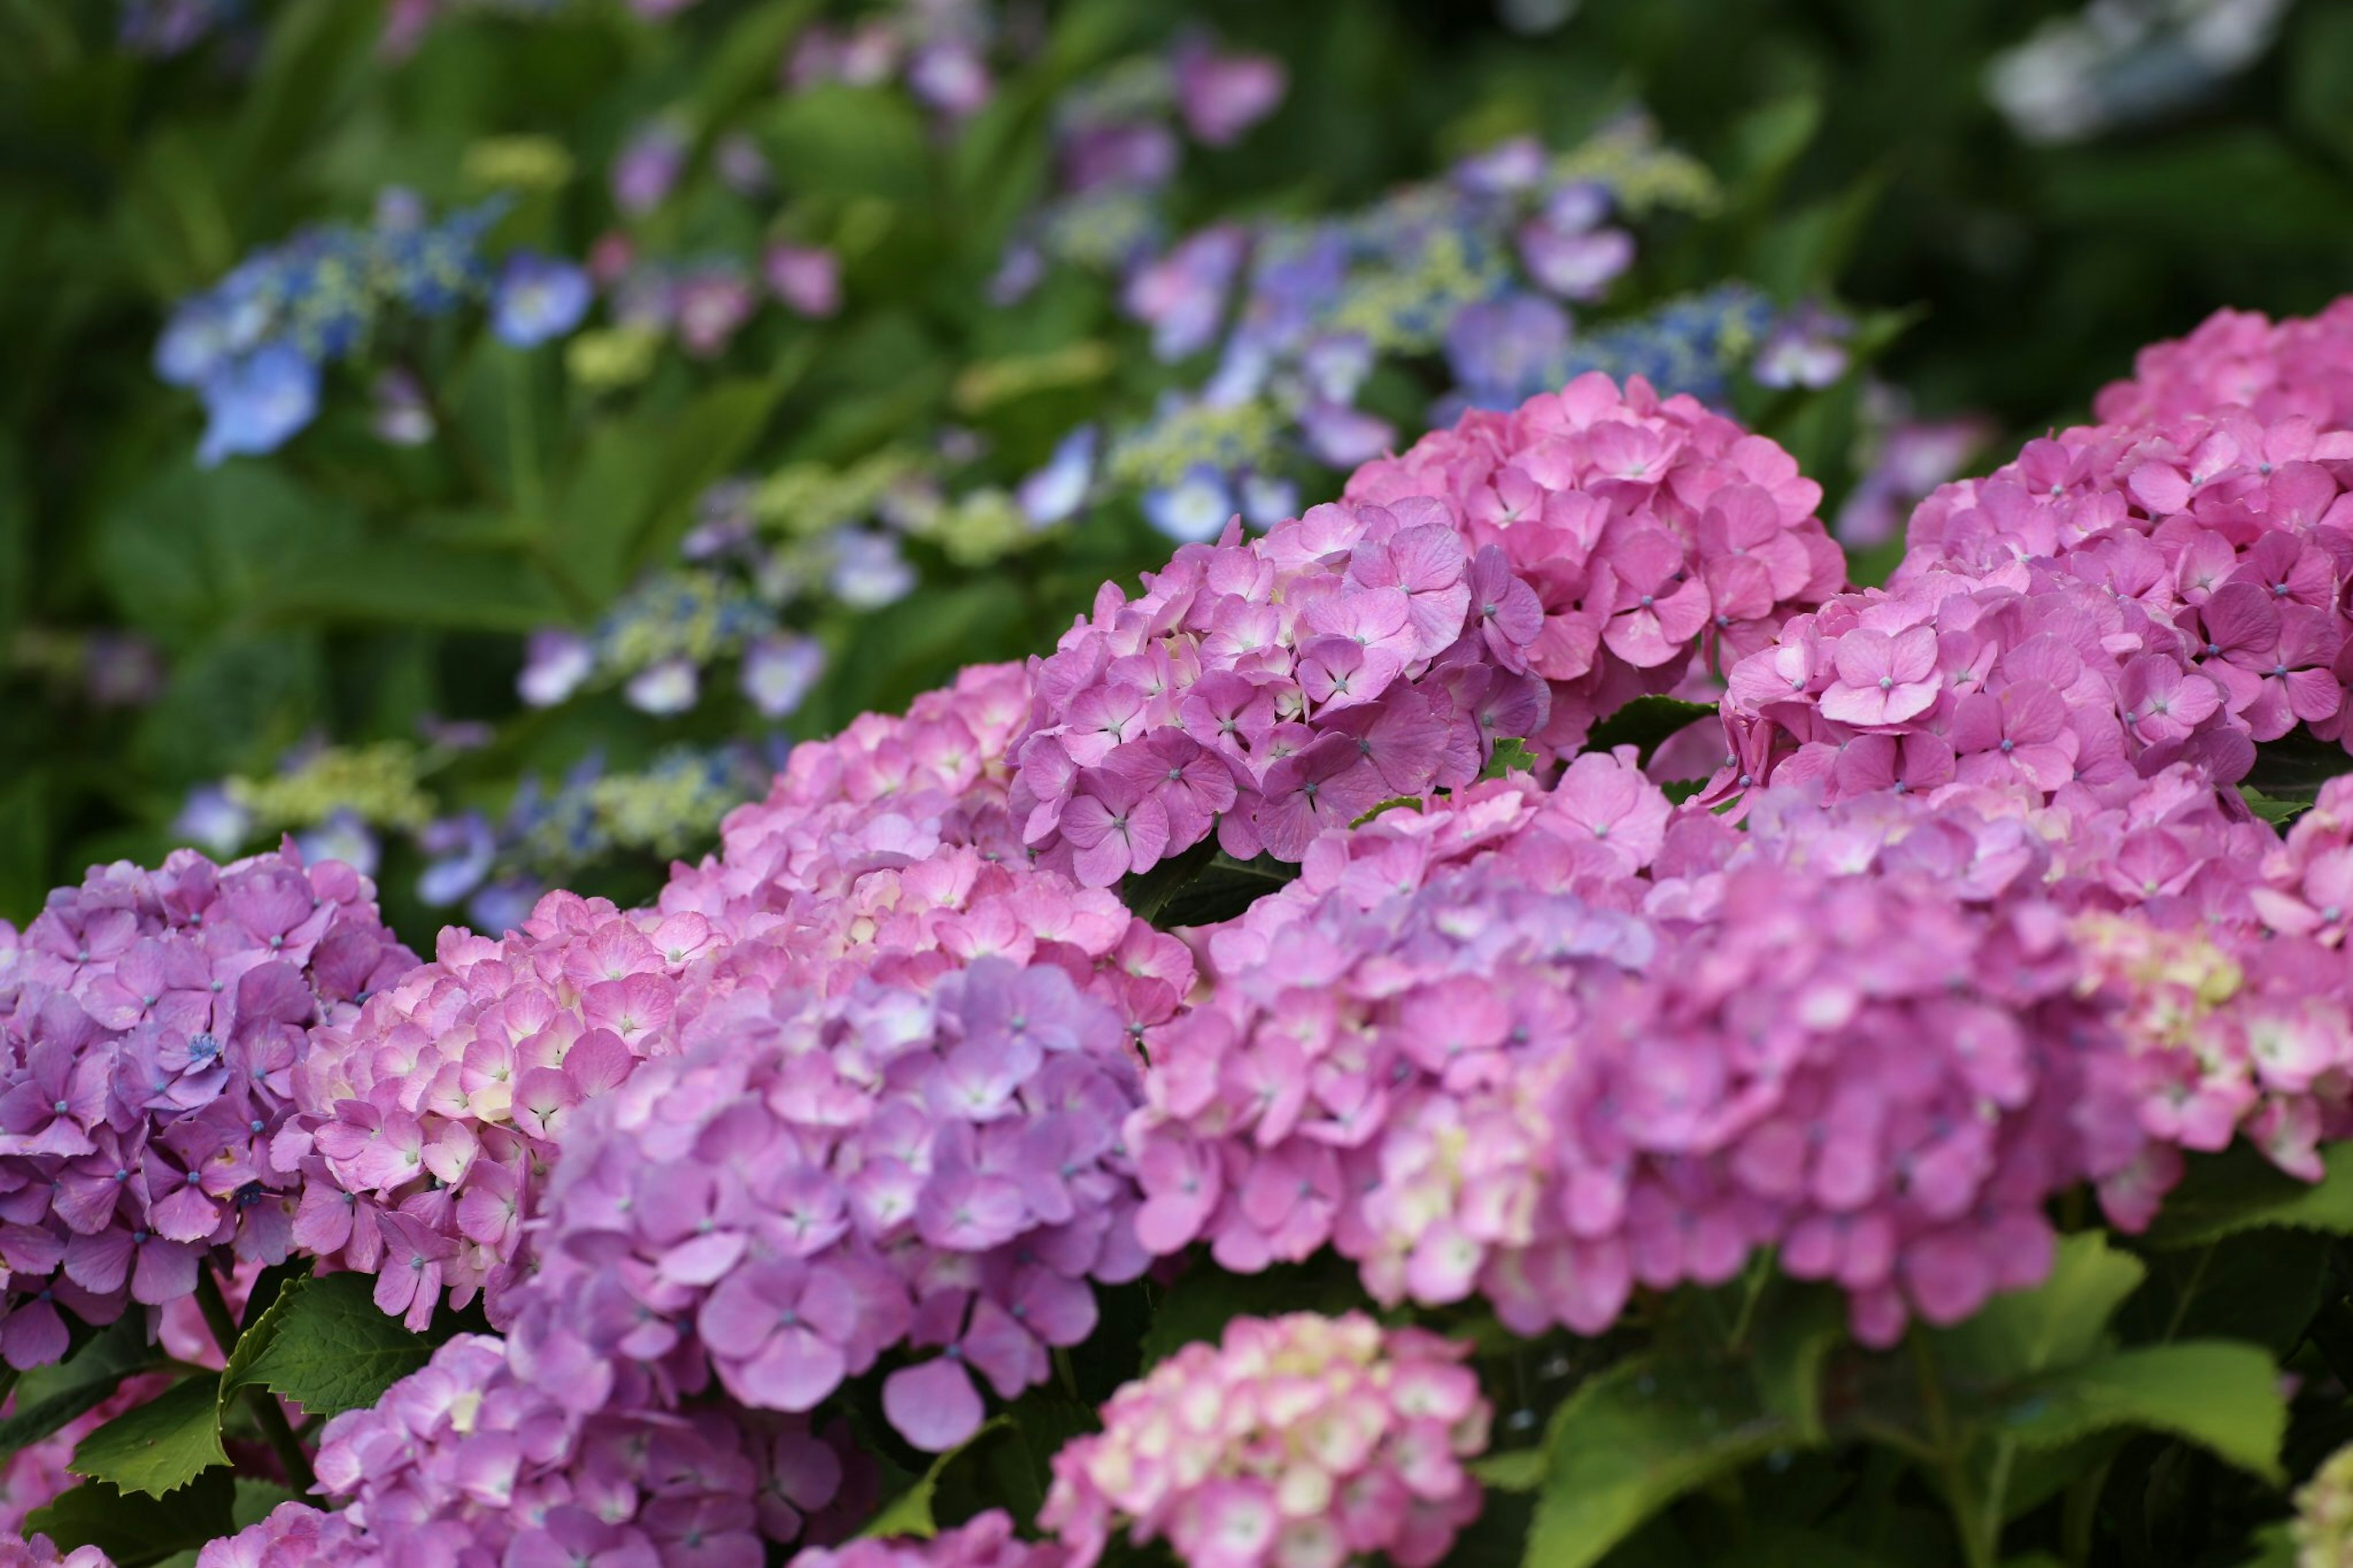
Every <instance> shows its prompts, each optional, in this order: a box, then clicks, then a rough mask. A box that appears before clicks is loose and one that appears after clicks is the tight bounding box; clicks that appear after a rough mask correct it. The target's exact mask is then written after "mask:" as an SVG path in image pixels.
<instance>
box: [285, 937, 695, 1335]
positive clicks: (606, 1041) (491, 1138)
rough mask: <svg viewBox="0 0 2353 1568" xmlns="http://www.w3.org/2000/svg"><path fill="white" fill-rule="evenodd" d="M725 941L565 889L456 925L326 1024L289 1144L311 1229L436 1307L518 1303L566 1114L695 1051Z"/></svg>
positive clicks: (314, 1247) (296, 1076) (415, 1317)
mask: <svg viewBox="0 0 2353 1568" xmlns="http://www.w3.org/2000/svg"><path fill="white" fill-rule="evenodd" d="M722 948H723V943H722V942H721V941H720V940H719V938H718V937H717V936H716V934H715V933H714V932H713V931H712V926H711V922H710V921H706V920H704V919H703V918H702V916H700V915H696V914H692V913H681V914H673V915H664V914H661V913H659V911H652V910H639V911H632V912H629V913H623V912H622V911H620V910H616V909H615V908H614V907H613V906H612V904H610V903H609V902H607V901H606V900H601V899H599V900H588V899H582V898H580V897H578V896H577V895H575V894H572V893H561V892H558V893H550V894H548V895H547V896H546V897H545V898H543V899H542V900H540V902H539V905H538V907H537V908H536V909H535V910H533V912H532V917H531V919H530V920H528V921H524V922H523V925H522V929H521V930H519V931H509V932H508V933H507V934H506V936H505V937H503V938H502V939H500V940H497V941H493V940H491V939H490V938H488V937H480V936H476V935H473V934H472V933H471V932H469V931H462V930H460V929H459V928H456V927H451V928H449V929H448V930H445V931H443V932H442V933H441V941H440V944H439V947H438V951H437V954H436V958H435V962H433V963H429V964H425V965H422V966H419V967H417V968H415V969H412V970H411V971H409V973H406V974H405V975H402V976H401V977H400V978H399V980H398V981H397V982H396V983H395V984H392V985H390V986H389V987H387V988H386V989H385V990H383V991H380V992H378V993H377V994H375V995H374V996H372V997H370V998H369V999H368V1002H367V1004H366V1005H365V1006H364V1007H362V1008H361V1009H359V1011H358V1014H357V1016H354V1017H350V1018H347V1019H345V1020H343V1021H341V1022H338V1023H336V1024H333V1025H331V1026H325V1027H322V1028H319V1029H317V1030H315V1031H313V1033H312V1035H311V1041H310V1048H309V1050H308V1051H307V1052H306V1053H305V1054H304V1056H303V1057H302V1059H301V1061H300V1062H299V1063H298V1064H295V1065H294V1067H293V1068H292V1072H291V1075H290V1076H291V1079H292V1089H293V1095H294V1099H295V1101H296V1103H297V1105H298V1106H299V1108H300V1114H299V1115H298V1116H297V1117H295V1118H294V1119H292V1120H291V1121H289V1122H287V1124H286V1125H285V1127H284V1128H283V1129H281V1130H280V1131H279V1133H278V1135H277V1139H276V1142H275V1144H274V1146H273V1148H272V1151H271V1152H272V1158H273V1159H274V1160H275V1162H276V1167H277V1169H279V1170H280V1171H284V1172H287V1173H297V1172H299V1173H301V1178H302V1201H301V1208H300V1209H299V1211H298V1212H297V1213H296V1215H295V1216H294V1224H293V1239H294V1242H295V1244H296V1245H297V1246H298V1247H301V1250H303V1251H304V1252H307V1253H309V1254H311V1255H312V1256H314V1257H317V1258H326V1259H330V1260H332V1262H333V1263H334V1264H336V1265H337V1266H339V1267H341V1268H352V1269H357V1270H359V1271H361V1272H364V1273H369V1274H374V1275H375V1277H376V1304H377V1305H378V1306H380V1307H382V1308H383V1309H384V1310H385V1311H386V1312H389V1313H395V1314H399V1315H403V1316H406V1319H407V1320H408V1321H409V1323H410V1325H411V1326H412V1327H417V1328H421V1327H423V1326H424V1324H425V1323H426V1322H427V1321H429V1320H430V1319H431V1317H432V1313H433V1309H434V1307H435V1306H436V1305H437V1304H438V1302H439V1301H440V1300H441V1299H442V1297H443V1294H444V1292H445V1290H446V1292H447V1293H448V1299H449V1300H450V1301H451V1302H452V1303H453V1304H455V1305H458V1306H463V1305H465V1304H466V1303H467V1302H468V1301H470V1300H472V1299H473V1297H474V1296H475V1295H476V1293H477V1292H482V1291H487V1292H488V1293H489V1296H490V1304H491V1311H492V1312H493V1313H494V1314H496V1315H498V1316H499V1317H501V1318H502V1317H503V1315H504V1310H505V1309H504V1302H503V1297H504V1292H505V1290H506V1289H507V1287H508V1286H509V1285H510V1284H511V1283H512V1279H513V1278H514V1276H515V1274H516V1271H517V1268H518V1264H517V1258H518V1255H519V1253H520V1251H521V1248H522V1237H523V1233H524V1228H525V1223H526V1221H527V1219H528V1217H529V1216H530V1215H531V1213H532V1212H533V1208H534V1205H535V1203H536V1199H537V1193H538V1188H539V1186H540V1184H542V1183H543V1181H544V1179H545V1175H546V1166H547V1163H548V1162H549V1160H550V1159H551V1157H552V1155H553V1152H554V1146H555V1144H556V1142H557V1141H558V1140H559V1139H560V1138H561V1137H562V1136H563V1132H564V1129H565V1124H566V1123H567V1122H568V1121H571V1120H572V1119H573V1117H575V1115H576V1114H577V1113H578V1110H579V1108H580V1107H581V1106H582V1104H583V1103H584V1102H586V1101H588V1100H593V1099H595V1098H596V1096H598V1095H601V1094H604V1093H607V1092H608V1091H609V1090H610V1089H613V1088H614V1086H616V1085H617V1084H618V1083H619V1082H621V1080H622V1079H625V1078H627V1077H628V1074H629V1071H630V1069H631V1068H633V1067H635V1066H636V1064H637V1062H638V1058H642V1057H647V1056H652V1055H658V1054H660V1053H662V1052H665V1051H669V1050H671V1049H674V1048H675V1047H676V1031H675V1028H674V1026H673V1023H674V1018H675V1016H676V1014H677V1011H678V1008H679V1005H680V997H681V993H682V991H683V990H684V989H685V988H686V987H687V986H688V985H689V984H691V976H692V974H693V973H696V972H697V971H698V969H699V968H700V967H707V966H708V965H709V963H712V962H713V961H714V960H715V957H716V955H717V953H718V952H720V951H721V950H722Z"/></svg>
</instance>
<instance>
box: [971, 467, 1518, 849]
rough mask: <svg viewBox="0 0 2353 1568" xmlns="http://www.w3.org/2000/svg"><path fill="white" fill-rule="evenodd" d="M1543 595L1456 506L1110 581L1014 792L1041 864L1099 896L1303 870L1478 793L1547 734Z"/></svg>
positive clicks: (1338, 526) (1182, 557)
mask: <svg viewBox="0 0 2353 1568" xmlns="http://www.w3.org/2000/svg"><path fill="white" fill-rule="evenodd" d="M1540 629H1541V617H1540V613H1539V611H1538V609H1537V605H1536V603H1535V594H1534V592H1533V591H1532V590H1531V589H1530V588H1529V587H1528V586H1527V585H1526V584H1525V583H1523V582H1521V581H1519V580H1518V579H1517V578H1515V577H1514V576H1513V575H1512V574H1511V573H1510V571H1509V569H1508V567H1507V566H1506V564H1505V563H1504V556H1503V552H1502V551H1501V550H1499V549H1493V548H1490V549H1487V550H1483V551H1482V552H1480V554H1479V556H1478V558H1477V559H1476V560H1475V561H1474V560H1473V559H1472V554H1471V552H1470V550H1469V549H1468V548H1467V547H1466V545H1465V544H1464V542H1463V540H1462V539H1461V537H1460V535H1458V534H1457V532H1456V531H1454V529H1453V528H1451V526H1449V521H1448V518H1447V514H1446V511H1445V509H1444V508H1443V507H1442V506H1440V504H1439V503H1437V502H1435V501H1431V500H1427V499H1421V500H1411V501H1404V502H1400V503H1399V504H1398V506H1396V507H1395V508H1387V507H1378V506H1346V505H1335V506H1321V507H1316V508H1313V509H1311V510H1309V511H1308V513H1307V514H1306V515H1305V516H1304V517H1303V518H1300V519H1298V520H1296V521H1292V522H1287V523H1284V524H1282V525H1281V526H1279V527H1277V528H1276V529H1275V530H1274V531H1272V532H1271V533H1270V534H1269V535H1267V536H1266V537H1265V538H1264V539H1262V540H1258V541H1253V542H1249V543H1244V542H1241V541H1240V534H1239V531H1229V534H1228V536H1227V538H1226V540H1225V541H1224V542H1221V543H1219V544H1218V545H1214V546H1211V545H1186V546H1184V547H1182V548H1180V549H1179V550H1178V551H1177V552H1176V559H1175V560H1174V561H1173V562H1171V563H1170V564H1169V566H1168V568H1167V569H1166V571H1163V572H1161V573H1159V574H1156V575H1147V576H1146V578H1145V593H1144V594H1143V595H1142V596H1141V597H1139V598H1137V599H1134V600H1133V601H1130V600H1125V599H1124V598H1122V597H1121V595H1119V593H1118V590H1117V589H1116V587H1115V586H1113V585H1111V584H1106V585H1105V587H1104V590H1103V593H1102V594H1100V595H1098V596H1097V598H1096V603H1095V611H1094V614H1093V616H1092V617H1091V618H1089V619H1085V620H1082V621H1081V622H1080V623H1079V624H1078V625H1077V626H1074V627H1073V628H1072V629H1071V631H1070V632H1069V633H1068V634H1066V635H1065V636H1064V637H1063V638H1062V640H1061V644H1060V647H1059V649H1058V650H1057V651H1056V652H1055V653H1054V655H1053V656H1052V657H1051V658H1047V659H1045V660H1044V661H1042V662H1041V663H1040V664H1039V667H1038V669H1037V672H1036V676H1035V681H1036V686H1037V706H1036V717H1035V721H1033V723H1032V725H1031V726H1030V728H1029V732H1028V733H1027V735H1026V736H1025V737H1024V738H1022V739H1021V740H1019V741H1018V742H1016V751H1015V755H1016V756H1017V757H1018V761H1019V773H1018V775H1017V779H1016V783H1015V785H1014V789H1013V792H1012V795H1011V796H1010V802H1009V804H1010V805H1011V807H1012V810H1013V813H1014V816H1015V818H1016V820H1017V821H1018V823H1019V824H1020V832H1021V836H1022V837H1023V839H1024V840H1025V841H1026V842H1027V843H1028V844H1029V845H1030V846H1031V847H1032V848H1033V849H1034V850H1035V851H1036V852H1037V855H1038V860H1039V864H1040V865H1041V866H1045V867H1048V868H1053V869H1057V870H1067V871H1068V872H1069V873H1070V874H1071V876H1073V877H1074V878H1075V879H1077V880H1078V881H1079V882H1081V883H1082V884H1083V885H1085V886H1088V887H1097V888H1101V887H1109V886H1111V885H1112V884H1113V883H1115V882H1117V881H1118V880H1119V879H1121V878H1122V877H1124V876H1125V875H1127V874H1129V873H1130V872H1139V871H1145V870H1148V869H1150V868H1152V867H1153V866H1154V865H1155V864H1157V863H1158V862H1159V861H1160V860H1161V859H1162V858H1164V857H1166V856H1172V855H1176V854H1177V853H1179V852H1181V851H1183V850H1184V849H1186V848H1187V847H1190V846H1192V845H1195V844H1198V843H1199V842H1201V841H1202V840H1203V839H1205V838H1207V837H1209V835H1210V834H1211V833H1212V832H1213V831H1214V832H1216V833H1217V835H1218V837H1219V843H1220V844H1221V845H1222V846H1223V847H1224V848H1225V850H1226V852H1227V853H1229V854H1231V855H1234V856H1236V857H1237V858H1243V859H1248V858H1251V857H1254V856H1256V855H1257V854H1258V853H1260V851H1261V849H1263V850H1266V851H1268V852H1271V853H1272V854H1274V855H1275V856H1277V857H1278V858H1282V859H1286V860H1296V859H1298V858H1299V857H1300V856H1301V855H1302V854H1303V853H1304V852H1305V850H1306V847H1307V845H1308V842H1309V841H1310V840H1311V839H1312V838H1313V837H1314V835H1315V833H1316V832H1317V831H1318V830H1319V829H1320V828H1322V827H1325V826H1334V825H1345V824H1346V823H1348V822H1350V821H1352V820H1354V819H1355V818H1356V817H1357V816H1362V815H1363V814H1364V813H1365V812H1366V811H1368V810H1370V809H1371V808H1372V807H1373V806H1374V805H1377V804H1378V803H1379V802H1381V801H1383V800H1386V799H1388V798H1391V797H1393V796H1400V795H1418V794H1420V793H1422V792H1424V791H1427V790H1429V789H1431V788H1433V787H1441V788H1452V787H1459V786H1461V785H1462V784H1468V783H1470V782H1471V781H1472V779H1474V778H1476V777H1477V776H1478V773H1479V770H1480V768H1481V766H1482V764H1483V763H1484V762H1485V760H1486V758H1487V755H1488V753H1489V752H1491V751H1492V749H1493V743H1494V742H1495V741H1496V740H1498V739H1500V738H1502V737H1503V736H1505V735H1519V734H1526V733H1533V732H1535V730H1536V729H1537V728H1538V727H1539V726H1540V724H1541V722H1542V721H1543V718H1544V695H1545V694H1544V689H1543V687H1542V685H1541V683H1540V682H1538V681H1537V680H1536V679H1535V677H1534V676H1532V675H1530V674H1529V673H1528V672H1527V665H1528V662H1529V661H1528V657H1527V649H1528V646H1529V645H1530V644H1531V643H1533V642H1534V641H1535V637H1536V636H1537V635H1538V633H1539V631H1540Z"/></svg>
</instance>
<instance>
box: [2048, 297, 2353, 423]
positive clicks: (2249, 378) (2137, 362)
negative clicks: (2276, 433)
mask: <svg viewBox="0 0 2353 1568" xmlns="http://www.w3.org/2000/svg"><path fill="white" fill-rule="evenodd" d="M2226 405H2238V406H2241V407H2243V408H2247V409H2251V410H2253V413H2254V414H2255V415H2256V416H2257V417H2259V418H2262V419H2266V420H2276V419H2284V418H2291V417H2302V418H2305V419H2309V420H2311V421H2313V422H2314V423H2315V424H2316V425H2320V426H2326V427H2327V428H2329V429H2334V430H2342V429H2345V428H2347V427H2348V426H2353V297H2348V298H2346V299H2342V300H2337V302H2336V303H2335V304H2333V305H2331V306H2329V307H2328V309H2327V310H2323V311H2322V312H2321V313H2320V314H2319V315H2317V316H2315V317H2312V318H2310V319H2308V320H2291V321H2281V322H2278V323H2276V324H2274V322H2272V321H2270V320H2269V319H2267V318H2266V317H2264V316H2263V315H2262V314H2261V313H2259V312H2257V311H2253V310H2217V311H2215V312H2214V314H2212V315H2211V316H2210V317H2208V318H2207V319H2206V320H2205V321H2203V322H2201V323H2200V325H2199V328H2198V330H2197V331H2194V332H2191V333H2190V334H2189V336H2188V337H2186V338H2177V339H2174V340H2171V341H2169V342H2161V343H2151V344H2150V345H2149V346H2148V347H2147V348H2145V349H2143V350H2141V351H2140V353H2139V354H2138V355H2137V356H2136V358H2135V359H2134V362H2133V378H2132V379H2131V380H2130V381H2119V382H2115V383H2112V384H2109V385H2108V386H2106V387H2105V388H2103V389H2102V391H2101V393H2100V395H2099V397H2098V399H2097V400H2096V401H2095V402H2094V404H2093V405H2092V406H2093V410H2094V413H2096V414H2097V415H2098V416H2099V417H2100V418H2101V419H2102V420H2103V421H2105V422H2106V423H2108V424H2111V425H2124V424H2140V423H2142V422H2145V421H2148V420H2172V419H2179V418H2183V417H2186V416H2189V415H2194V414H2209V413H2211V412H2213V411H2214V410H2215V409H2217V408H2221V407H2224V406H2226Z"/></svg>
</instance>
